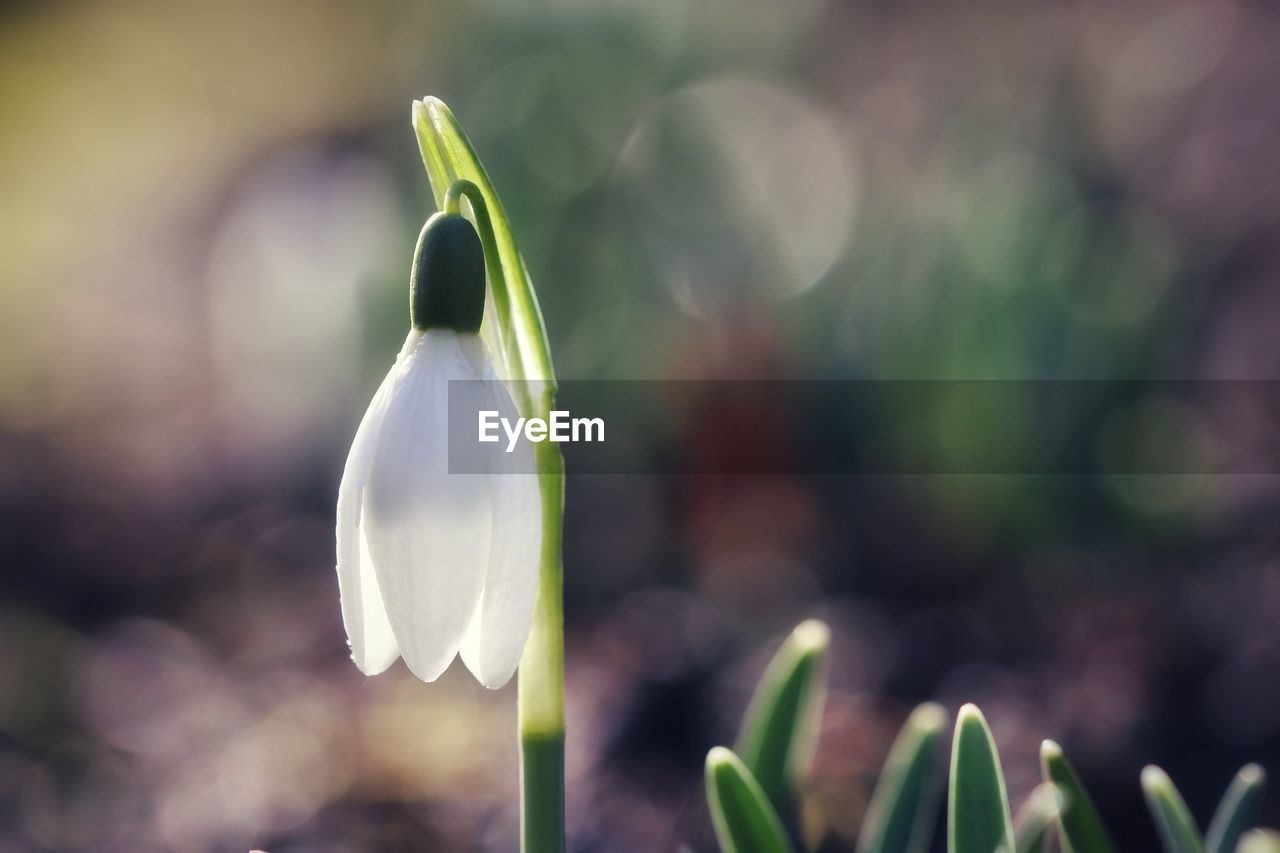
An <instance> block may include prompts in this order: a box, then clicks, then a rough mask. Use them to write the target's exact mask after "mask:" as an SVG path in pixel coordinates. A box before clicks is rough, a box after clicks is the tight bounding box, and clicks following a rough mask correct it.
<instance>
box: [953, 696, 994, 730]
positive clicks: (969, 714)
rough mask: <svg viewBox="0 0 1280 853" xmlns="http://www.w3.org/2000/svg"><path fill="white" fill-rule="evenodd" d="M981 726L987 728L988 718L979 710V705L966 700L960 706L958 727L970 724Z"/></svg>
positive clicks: (957, 716) (957, 719)
mask: <svg viewBox="0 0 1280 853" xmlns="http://www.w3.org/2000/svg"><path fill="white" fill-rule="evenodd" d="M974 725H977V726H981V727H982V728H984V729H985V728H987V719H986V717H984V716H982V711H980V710H978V706H977V705H975V704H973V703H972V702H966V703H965V704H963V705H961V706H960V710H959V711H958V712H957V713H956V728H966V727H968V726H974Z"/></svg>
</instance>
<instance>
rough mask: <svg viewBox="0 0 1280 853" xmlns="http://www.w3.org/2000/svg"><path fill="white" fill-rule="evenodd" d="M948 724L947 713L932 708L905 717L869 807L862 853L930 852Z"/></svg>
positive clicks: (860, 842) (860, 846)
mask: <svg viewBox="0 0 1280 853" xmlns="http://www.w3.org/2000/svg"><path fill="white" fill-rule="evenodd" d="M947 723H948V718H947V712H946V711H945V710H944V709H943V708H942V706H941V705H937V704H934V703H932V702H927V703H925V704H923V705H921V706H919V707H918V708H916V709H915V710H914V711H912V712H911V715H910V716H909V717H907V721H906V722H905V723H904V724H903V726H902V730H901V731H900V732H899V733H898V737H897V738H896V739H895V740H894V742H893V747H892V748H891V749H890V750H889V757H888V759H886V761H885V765H884V769H883V770H882V771H881V773H880V780H879V782H877V783H876V789H875V792H874V793H873V794H872V795H871V803H870V804H869V805H868V806H867V814H866V817H865V818H864V820H863V823H862V831H861V832H860V833H859V835H858V848H857V849H858V853H915V851H919V850H922V849H924V848H926V847H927V846H928V843H929V831H930V830H931V829H932V828H933V818H934V809H935V807H936V805H937V796H936V795H937V793H938V791H939V786H938V785H937V784H936V781H937V780H936V776H937V770H938V757H937V753H938V747H939V745H940V743H941V741H942V735H943V732H944V731H945V730H946V727H947Z"/></svg>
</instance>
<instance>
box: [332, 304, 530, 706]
mask: <svg viewBox="0 0 1280 853" xmlns="http://www.w3.org/2000/svg"><path fill="white" fill-rule="evenodd" d="M481 280H482V281H483V279H481ZM450 379H470V380H479V381H480V383H481V384H480V385H478V386H475V387H477V388H478V389H479V393H480V395H481V398H482V400H481V402H482V407H483V408H486V409H493V410H497V411H499V412H500V413H501V416H502V417H506V418H510V419H514V418H515V417H516V408H515V405H514V404H513V403H512V400H511V397H510V395H509V394H508V392H507V389H506V387H505V386H504V385H503V384H502V382H501V380H499V379H498V378H497V376H496V375H495V373H494V369H493V366H492V363H491V362H490V360H489V354H488V351H487V349H486V348H485V345H484V343H483V342H482V341H481V340H480V337H479V335H477V334H474V333H471V332H459V331H455V330H453V329H451V328H440V327H434V328H429V329H427V330H425V331H423V330H420V329H417V328H415V329H414V330H413V331H411V332H410V333H409V337H408V339H407V340H406V341H405V344H404V348H403V349H402V350H401V351H400V355H399V356H398V357H397V358H396V363H395V366H394V367H392V368H391V372H390V373H388V374H387V378H386V379H385V380H383V382H382V386H381V387H380V388H378V391H377V393H376V394H375V395H374V397H373V402H372V403H370V404H369V410H368V411H367V412H366V413H365V416H364V420H362V421H361V422H360V427H359V429H358V430H357V431H356V437H355V440H354V441H353V442H352V444H351V453H350V455H349V456H348V457H347V465H346V469H345V470H344V471H343V474H342V485H341V486H340V487H339V489H338V524H337V544H338V585H339V588H340V590H341V594H342V619H343V623H344V624H345V626H346V629H347V637H348V638H349V639H350V642H351V656H352V658H353V659H354V660H355V663H356V666H358V667H359V668H360V670H361V671H362V672H364V673H365V674H366V675H376V674H377V673H379V672H382V671H383V670H385V669H386V668H387V667H389V666H390V665H391V664H392V663H394V662H395V659H396V657H397V656H402V657H404V660H405V663H406V664H408V666H409V669H410V670H411V671H412V672H413V674H414V675H416V676H417V677H418V678H421V679H422V680H423V681H434V680H435V679H436V678H437V677H439V676H440V674H441V673H443V672H444V671H445V669H447V668H448V666H449V663H450V662H451V661H452V660H453V658H454V655H456V654H458V653H459V652H461V654H462V660H463V661H464V662H465V663H466V665H467V667H468V668H469V669H470V670H471V672H472V673H473V674H474V675H475V677H476V678H477V679H478V680H479V681H480V683H481V684H483V685H485V686H486V687H490V688H496V687H500V686H502V685H503V684H505V683H506V682H507V681H508V680H509V679H510V678H511V676H512V674H513V673H514V672H515V670H516V667H517V665H518V664H519V662H520V654H521V652H522V651H523V649H524V644H525V640H526V639H527V638H528V635H529V627H530V624H531V622H532V618H533V605H534V597H535V595H536V593H537V585H538V562H539V552H540V549H541V544H542V505H541V500H540V494H539V491H538V482H537V477H536V476H535V475H533V474H531V473H527V472H531V471H533V470H534V468H533V462H532V458H531V457H532V452H531V450H530V449H529V446H528V444H526V443H521V444H519V445H517V448H516V451H517V452H515V453H511V454H507V453H496V454H492V455H491V456H489V457H487V458H490V459H492V460H495V461H493V462H492V463H491V466H492V467H493V469H494V470H491V471H490V472H489V473H487V474H470V473H461V474H450V473H449V464H448V435H447V432H448V430H447V424H448V417H447V407H448V401H449V393H448V389H449V380H450ZM517 472H525V473H517Z"/></svg>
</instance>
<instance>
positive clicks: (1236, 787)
mask: <svg viewBox="0 0 1280 853" xmlns="http://www.w3.org/2000/svg"><path fill="white" fill-rule="evenodd" d="M1266 780H1267V775H1266V773H1264V772H1263V770H1262V768H1261V767H1259V766H1258V765H1256V764H1246V765H1245V766H1244V767H1241V768H1240V772H1238V773H1237V774H1236V776H1235V778H1234V779H1232V780H1231V785H1230V786H1229V787H1228V788H1227V792H1226V793H1225V794H1223V795H1222V802H1221V803H1219V804H1218V810H1217V811H1216V812H1214V814H1213V820H1211V821H1210V822H1209V831H1208V833H1206V835H1205V842H1204V846H1205V850H1206V851H1208V853H1235V849H1236V847H1237V846H1238V845H1239V843H1240V837H1241V836H1242V835H1244V832H1245V830H1246V829H1248V828H1249V827H1250V826H1252V825H1253V816H1254V813H1255V812H1257V810H1258V800H1259V798H1260V797H1261V795H1262V786H1263V784H1264V783H1265V782H1266Z"/></svg>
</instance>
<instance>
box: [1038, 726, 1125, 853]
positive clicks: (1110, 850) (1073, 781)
mask: <svg viewBox="0 0 1280 853" xmlns="http://www.w3.org/2000/svg"><path fill="white" fill-rule="evenodd" d="M1040 769H1041V772H1042V774H1043V776H1044V781H1045V782H1050V783H1052V784H1054V785H1056V786H1057V788H1058V790H1059V791H1061V793H1062V800H1063V802H1062V810H1061V815H1060V816H1059V820H1058V839H1059V841H1060V843H1061V846H1062V849H1063V850H1064V851H1072V853H1114V850H1115V848H1114V846H1113V845H1112V843H1111V838H1110V836H1109V835H1108V834H1107V830H1106V828H1105V827H1104V826H1103V825H1102V820H1101V818H1099V817H1098V811H1097V809H1096V808H1094V805H1093V801H1092V800H1091V799H1090V798H1089V794H1088V793H1087V792H1086V791H1085V789H1084V785H1083V784H1081V782H1080V777H1079V776H1078V775H1076V771H1075V768H1073V767H1072V766H1071V764H1070V762H1068V761H1067V758H1066V756H1065V755H1063V754H1062V747H1060V746H1058V744H1056V743H1054V742H1053V741H1051V740H1046V741H1044V742H1043V743H1042V744H1040Z"/></svg>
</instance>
